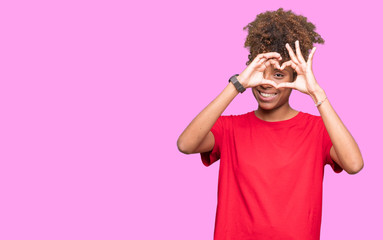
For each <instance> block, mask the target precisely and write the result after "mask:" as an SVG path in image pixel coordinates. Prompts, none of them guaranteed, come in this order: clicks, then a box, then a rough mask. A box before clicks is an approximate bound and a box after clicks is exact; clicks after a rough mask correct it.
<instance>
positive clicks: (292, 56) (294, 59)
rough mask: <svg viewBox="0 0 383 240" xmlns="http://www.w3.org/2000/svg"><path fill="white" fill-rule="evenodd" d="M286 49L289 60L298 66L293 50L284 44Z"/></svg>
mask: <svg viewBox="0 0 383 240" xmlns="http://www.w3.org/2000/svg"><path fill="white" fill-rule="evenodd" d="M286 48H287V51H288V52H289V55H290V58H291V60H293V62H294V63H295V64H299V61H298V58H297V56H296V55H295V53H294V51H293V49H292V48H291V47H290V45H289V44H288V43H286Z"/></svg>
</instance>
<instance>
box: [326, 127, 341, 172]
mask: <svg viewBox="0 0 383 240" xmlns="http://www.w3.org/2000/svg"><path fill="white" fill-rule="evenodd" d="M321 122H322V124H323V121H322V120H321ZM331 147H332V142H331V139H330V136H329V134H328V132H327V130H326V127H325V126H324V124H323V149H324V156H325V163H324V164H329V165H330V166H331V168H332V170H334V172H336V173H340V172H342V171H343V168H342V167H341V166H339V164H337V163H336V162H335V161H334V160H332V158H331V156H330V150H331Z"/></svg>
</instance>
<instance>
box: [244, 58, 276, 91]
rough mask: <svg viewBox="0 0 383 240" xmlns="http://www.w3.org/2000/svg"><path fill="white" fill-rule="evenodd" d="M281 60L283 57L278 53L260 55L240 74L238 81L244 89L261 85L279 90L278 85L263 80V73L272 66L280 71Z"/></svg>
mask: <svg viewBox="0 0 383 240" xmlns="http://www.w3.org/2000/svg"><path fill="white" fill-rule="evenodd" d="M280 60H282V57H281V55H280V54H279V53H277V52H269V53H262V54H258V55H257V57H256V58H254V60H253V61H252V62H251V63H250V64H249V65H248V66H247V68H246V69H245V70H244V71H243V72H242V73H241V74H239V76H238V77H237V79H238V81H239V82H240V83H241V84H242V85H243V87H244V88H253V87H256V86H259V85H272V86H273V87H275V88H277V84H276V83H275V82H274V81H271V80H267V79H264V78H263V72H264V71H265V69H266V68H267V67H268V66H270V65H274V66H275V67H276V68H278V69H279V68H280V65H279V61H280Z"/></svg>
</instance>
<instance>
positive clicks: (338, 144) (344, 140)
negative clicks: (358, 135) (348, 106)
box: [278, 41, 364, 174]
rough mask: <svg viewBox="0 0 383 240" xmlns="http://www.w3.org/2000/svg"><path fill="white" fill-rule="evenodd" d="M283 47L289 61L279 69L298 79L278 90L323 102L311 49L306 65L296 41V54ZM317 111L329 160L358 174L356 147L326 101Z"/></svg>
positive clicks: (323, 94)
mask: <svg viewBox="0 0 383 240" xmlns="http://www.w3.org/2000/svg"><path fill="white" fill-rule="evenodd" d="M286 48H287V49H288V51H289V54H290V57H291V60H290V61H288V62H286V63H284V64H283V65H282V68H284V67H286V66H291V67H292V68H293V69H294V70H295V71H296V72H297V74H298V76H297V79H296V80H295V81H294V82H291V83H282V84H279V85H278V87H289V88H293V89H296V90H299V91H301V92H303V93H306V94H308V95H310V96H311V97H312V99H313V100H314V102H315V103H317V102H319V101H323V100H325V99H326V94H325V92H324V91H323V89H322V88H321V87H320V86H319V84H318V82H317V81H316V79H315V77H314V74H313V71H312V61H313V55H314V53H315V48H314V49H313V50H312V51H311V53H310V55H309V57H308V60H307V62H306V61H305V59H304V58H303V56H302V53H301V51H300V48H299V42H298V41H297V42H296V43H295V49H296V52H297V54H296V55H295V53H294V51H293V50H292V48H291V47H290V46H289V45H288V44H287V45H286ZM318 110H319V113H320V115H321V117H322V119H323V122H324V125H325V127H326V130H327V132H328V134H329V136H330V139H331V142H332V144H333V146H332V147H331V149H330V156H331V158H332V159H333V160H334V161H335V162H336V163H338V165H339V166H341V167H342V168H343V169H344V170H345V171H346V172H347V173H349V174H355V173H358V172H359V171H360V170H361V169H362V168H363V165H364V163H363V158H362V154H361V152H360V150H359V147H358V144H357V143H356V142H355V140H354V138H353V137H352V135H351V133H350V132H349V131H348V130H347V128H346V127H345V126H344V124H343V122H342V120H341V119H340V118H339V116H338V115H337V114H336V112H335V110H334V109H333V107H332V106H331V104H330V102H329V100H328V99H327V100H325V101H323V103H322V104H321V105H319V106H318Z"/></svg>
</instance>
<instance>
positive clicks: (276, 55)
mask: <svg viewBox="0 0 383 240" xmlns="http://www.w3.org/2000/svg"><path fill="white" fill-rule="evenodd" d="M256 58H259V59H261V58H266V59H270V58H275V59H278V60H282V57H281V54H279V53H277V52H268V53H261V54H258V55H257V57H256Z"/></svg>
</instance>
